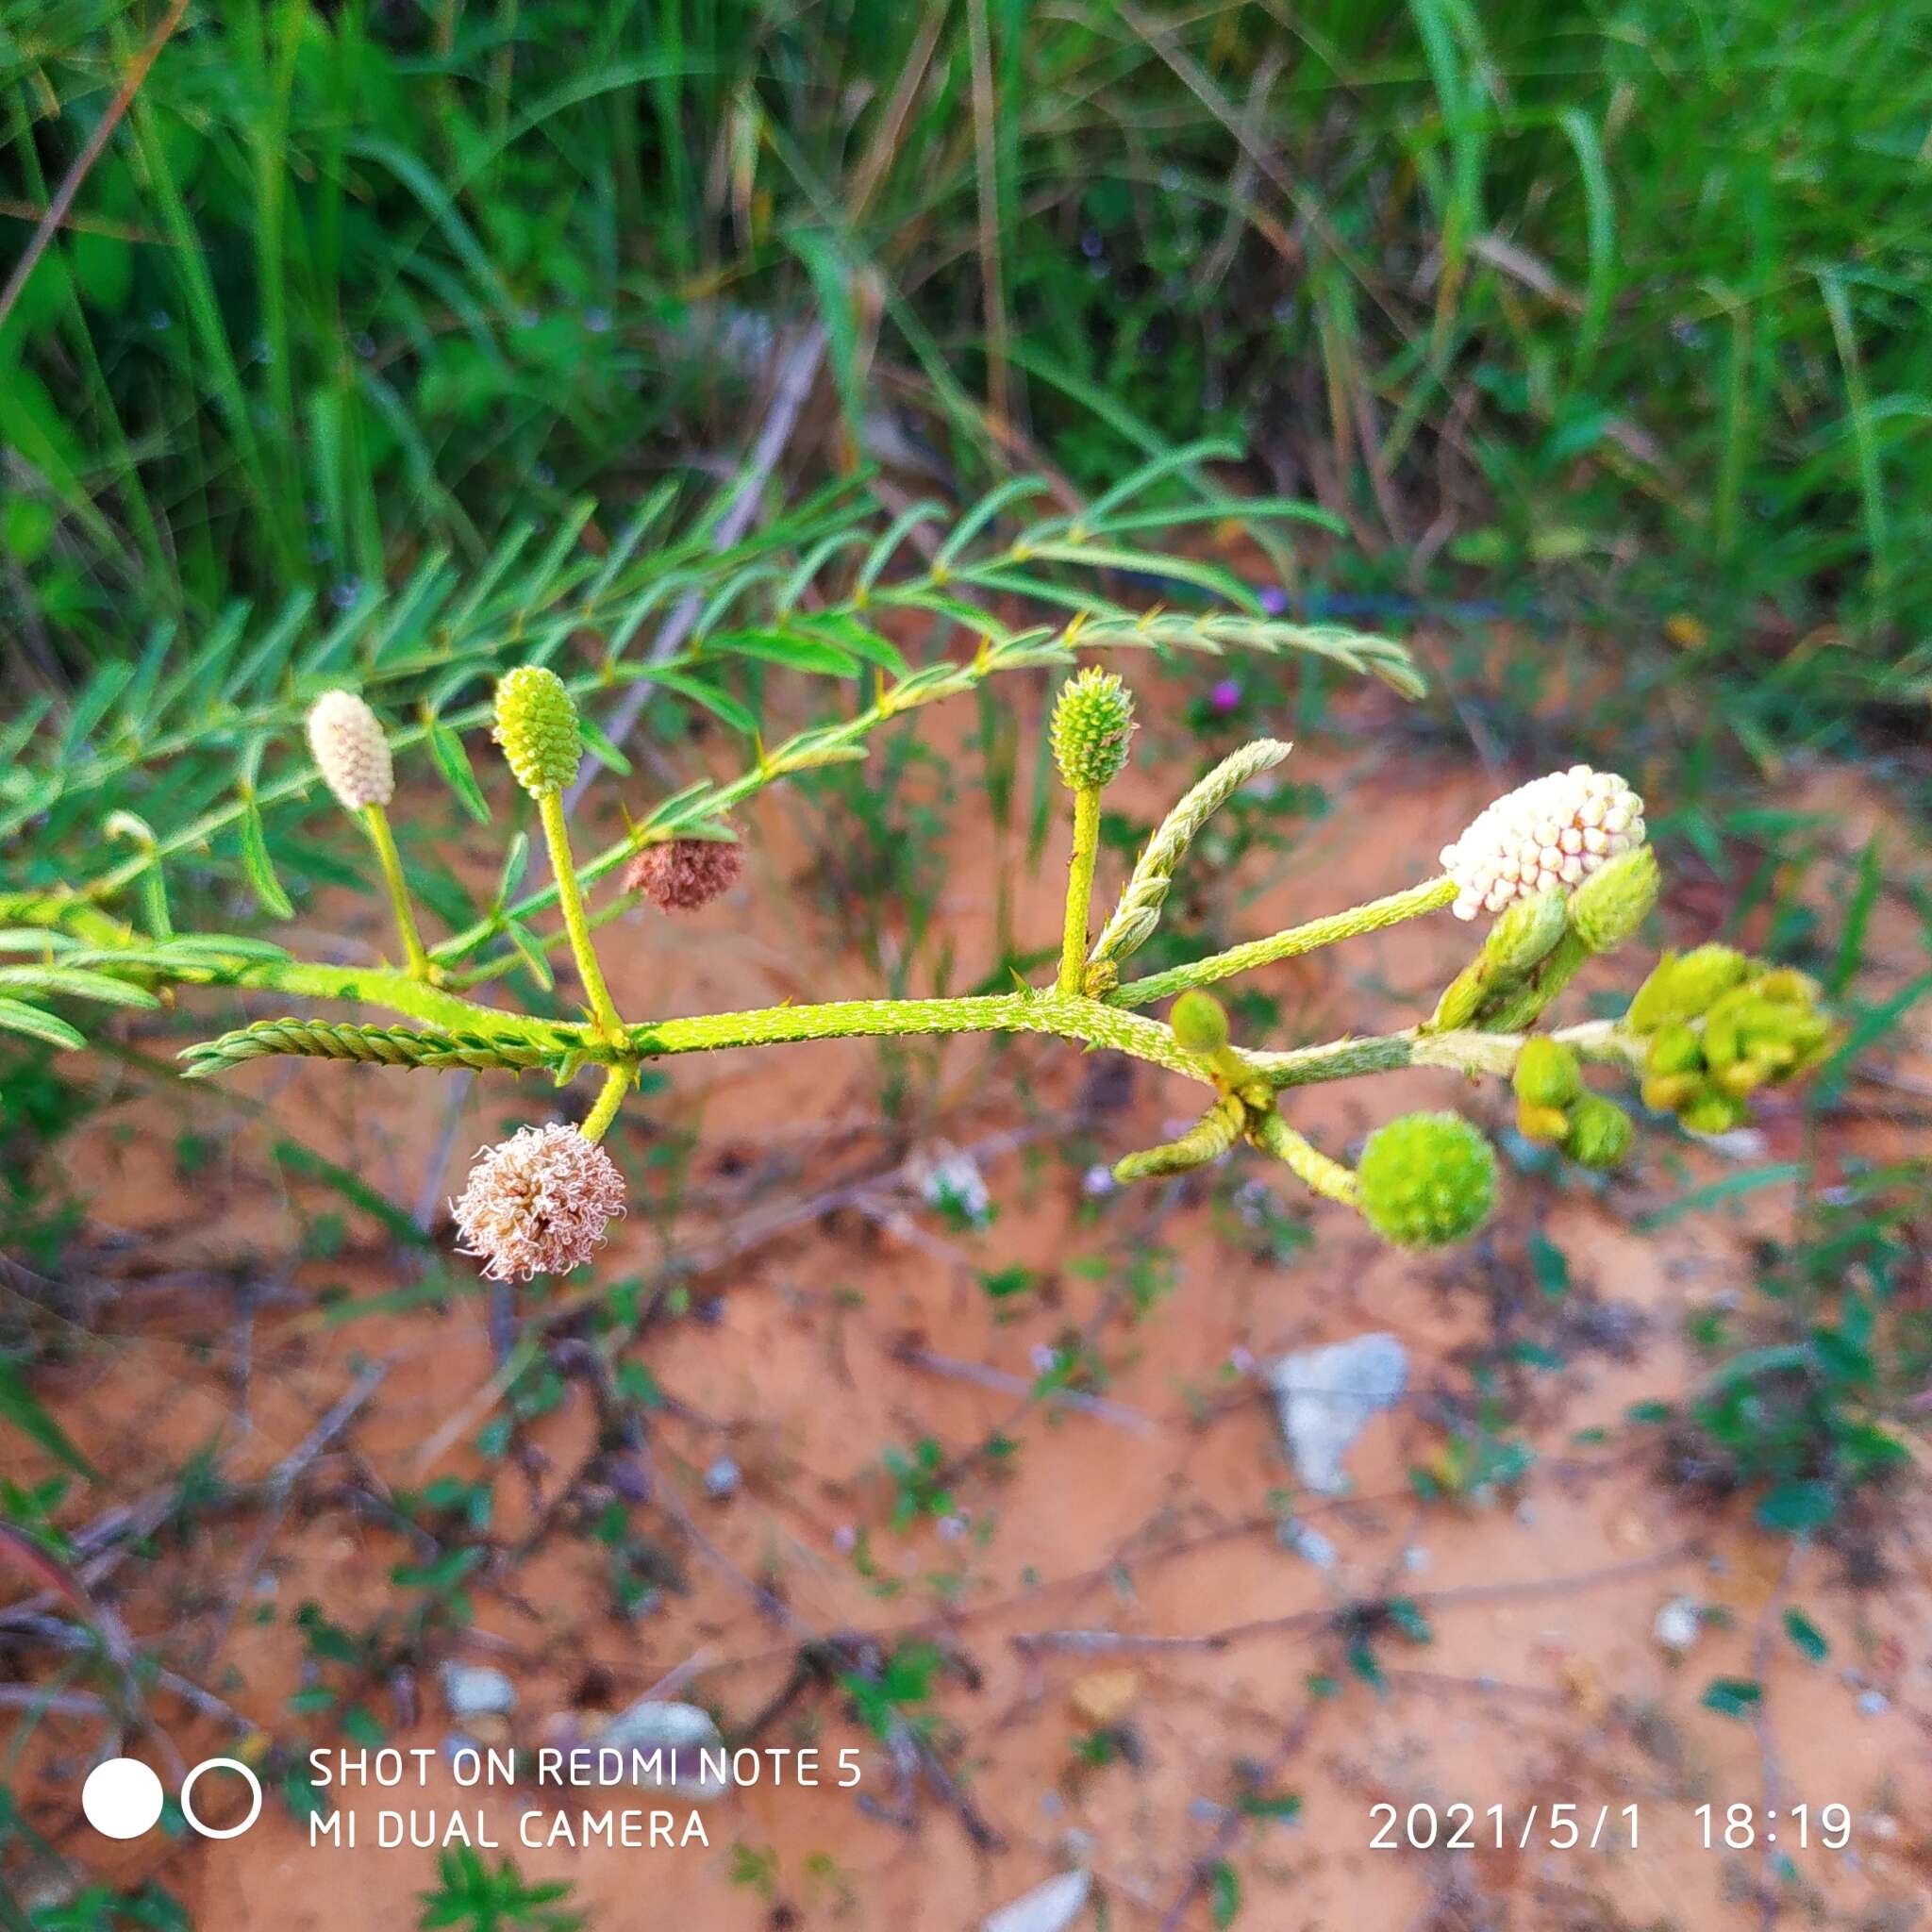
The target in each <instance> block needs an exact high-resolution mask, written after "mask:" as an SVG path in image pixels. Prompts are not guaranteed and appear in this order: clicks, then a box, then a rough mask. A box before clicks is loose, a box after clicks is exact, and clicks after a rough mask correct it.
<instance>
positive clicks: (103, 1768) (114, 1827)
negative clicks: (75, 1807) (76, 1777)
mask: <svg viewBox="0 0 1932 1932" xmlns="http://www.w3.org/2000/svg"><path fill="white" fill-rule="evenodd" d="M80 1808H81V1811H82V1814H83V1815H84V1816H85V1817H86V1819H87V1822H88V1823H89V1824H92V1826H93V1828H94V1829H95V1830H96V1831H97V1832H99V1833H100V1834H101V1836H102V1837H103V1838H139V1837H140V1836H141V1835H142V1832H144V1831H152V1830H153V1829H154V1828H155V1821H156V1820H157V1819H158V1818H159V1817H160V1815H161V1781H160V1779H159V1778H158V1777H157V1776H156V1775H155V1774H154V1773H153V1771H152V1770H150V1769H149V1767H148V1766H146V1765H145V1764H143V1763H142V1761H141V1759H140V1758H138V1757H110V1758H108V1761H107V1762H106V1763H105V1764H97V1765H95V1766H94V1768H93V1769H92V1771H91V1772H89V1773H88V1774H87V1782H86V1783H85V1784H84V1785H82V1786H81V1788H80Z"/></svg>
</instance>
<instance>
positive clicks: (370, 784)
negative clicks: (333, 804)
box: [308, 691, 396, 811]
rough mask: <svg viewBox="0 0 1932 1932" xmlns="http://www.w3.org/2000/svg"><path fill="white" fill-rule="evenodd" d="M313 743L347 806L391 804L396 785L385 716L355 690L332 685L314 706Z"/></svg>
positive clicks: (327, 782) (331, 786) (310, 745)
mask: <svg viewBox="0 0 1932 1932" xmlns="http://www.w3.org/2000/svg"><path fill="white" fill-rule="evenodd" d="M308 749H309V750H310V752H312V753H313V754H314V757H315V763H316V768H317V770H319V771H320V772H321V774H322V776H323V782H324V783H325V785H326V786H327V787H328V789H329V790H330V791H333V792H334V793H335V795H336V800H337V802H338V803H339V804H340V805H341V808H342V809H343V810H344V811H361V810H362V809H363V808H365V807H367V806H372V805H387V804H388V803H389V802H390V799H391V797H392V796H393V795H394V793H395V789H396V779H395V769H394V766H393V765H392V763H391V759H390V752H389V739H388V737H387V736H386V735H385V734H384V732H383V728H382V721H381V720H380V719H379V718H377V717H376V715H375V712H374V711H372V710H371V709H370V708H369V707H368V706H367V705H366V704H364V703H363V702H362V700H361V699H360V698H358V696H357V695H356V693H355V692H354V691H324V692H323V694H322V695H321V696H320V697H319V698H317V699H316V701H315V702H314V704H312V705H311V706H309V708H308Z"/></svg>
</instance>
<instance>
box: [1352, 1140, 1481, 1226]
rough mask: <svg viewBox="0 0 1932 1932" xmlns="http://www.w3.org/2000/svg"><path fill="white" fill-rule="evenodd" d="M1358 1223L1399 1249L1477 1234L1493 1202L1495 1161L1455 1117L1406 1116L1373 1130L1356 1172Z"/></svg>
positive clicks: (1479, 1141)
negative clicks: (1358, 1194)
mask: <svg viewBox="0 0 1932 1932" xmlns="http://www.w3.org/2000/svg"><path fill="white" fill-rule="evenodd" d="M1357 1179H1358V1180H1359V1181H1360V1183H1361V1204H1360V1205H1361V1211H1362V1216H1363V1219H1365V1220H1366V1221H1367V1222H1368V1224H1369V1225H1370V1226H1371V1227H1373V1228H1374V1230H1375V1231H1376V1233H1377V1234H1379V1235H1381V1236H1382V1237H1383V1239H1384V1240H1385V1241H1393V1242H1394V1243H1395V1245H1396V1246H1397V1247H1400V1248H1434V1247H1441V1245H1442V1244H1443V1243H1444V1242H1447V1241H1462V1240H1464V1239H1466V1238H1467V1237H1468V1236H1470V1235H1472V1234H1474V1232H1475V1231H1476V1229H1477V1228H1479V1227H1480V1226H1481V1225H1482V1224H1483V1223H1484V1222H1485V1221H1487V1220H1488V1219H1489V1216H1490V1209H1491V1207H1493V1206H1494V1204H1495V1198H1496V1156H1495V1152H1494V1150H1493V1149H1492V1148H1491V1145H1490V1143H1489V1142H1488V1141H1486V1140H1484V1139H1483V1137H1482V1135H1481V1134H1479V1133H1478V1132H1477V1131H1476V1130H1475V1128H1474V1127H1473V1126H1471V1125H1470V1124H1469V1123H1468V1122H1467V1121H1466V1120H1464V1119H1463V1118H1462V1116H1461V1115H1460V1114H1455V1113H1411V1114H1404V1115H1403V1116H1402V1117H1401V1119H1399V1120H1392V1121H1391V1122H1389V1124H1387V1125H1386V1126H1381V1127H1377V1128H1376V1129H1375V1131H1374V1133H1373V1134H1371V1135H1370V1136H1369V1139H1368V1144H1367V1145H1366V1146H1365V1147H1364V1148H1363V1149H1362V1158H1361V1165H1360V1167H1359V1168H1358V1169H1357Z"/></svg>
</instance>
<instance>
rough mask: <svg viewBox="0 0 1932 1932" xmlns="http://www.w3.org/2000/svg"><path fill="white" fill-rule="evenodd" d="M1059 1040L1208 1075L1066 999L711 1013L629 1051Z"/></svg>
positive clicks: (1089, 1006)
mask: <svg viewBox="0 0 1932 1932" xmlns="http://www.w3.org/2000/svg"><path fill="white" fill-rule="evenodd" d="M943 1033H1053V1034H1058V1036H1059V1037H1060V1038H1061V1039H1063V1040H1079V1041H1086V1042H1087V1043H1088V1044H1089V1045H1091V1046H1107V1047H1111V1048H1113V1049H1114V1051H1115V1052H1117V1053H1126V1054H1132V1055H1133V1056H1134V1057H1135V1058H1137V1059H1143V1060H1149V1061H1151V1062H1153V1064H1154V1065H1156V1066H1159V1067H1166V1068H1167V1069H1169V1071H1170V1072H1173V1073H1176V1074H1186V1075H1187V1076H1188V1077H1189V1078H1190V1079H1191V1080H1200V1081H1202V1082H1204V1083H1208V1081H1209V1076H1208V1074H1207V1072H1206V1071H1205V1070H1204V1069H1203V1068H1202V1067H1201V1065H1200V1064H1199V1062H1198V1061H1196V1059H1195V1058H1194V1057H1193V1055H1191V1053H1189V1052H1188V1051H1187V1049H1186V1048H1185V1047H1183V1046H1182V1045H1181V1044H1180V1042H1179V1041H1177V1040H1175V1039H1174V1035H1173V1033H1172V1032H1171V1031H1169V1029H1168V1028H1167V1027H1165V1026H1163V1025H1161V1024H1159V1022H1158V1021H1155V1020H1143V1019H1142V1018H1141V1016H1140V1015H1139V1014H1137V1013H1123V1012H1121V1011H1120V1010H1119V1009H1118V1008H1113V1007H1108V1006H1103V1005H1102V1004H1101V1003H1100V1002H1099V1001H1098V1000H1090V999H1083V998H1081V997H1079V996H1078V995H1072V996H1070V995H1068V994H1065V993H1060V992H1007V993H985V994H979V995H975V996H974V997H970V998H965V999H928V1000H833V1001H829V1002H827V1003H825V1004H824V1005H820V1006H800V1007H762V1008H757V1009H756V1010H754V1011H750V1012H742V1013H704V1014H698V1015H695V1016H693V1017H692V1018H691V1019H685V1020H659V1021H657V1022H655V1023H654V1024H650V1025H645V1026H633V1027H631V1028H630V1029H629V1032H628V1046H629V1049H630V1051H632V1052H633V1053H635V1054H637V1055H638V1056H639V1057H640V1058H644V1059H650V1058H655V1057H656V1056H658V1055H661V1054H679V1053H711V1052H716V1051H718V1050H719V1049H721V1048H724V1047H733V1046H772V1045H775V1044H777V1043H779V1042H780V1041H803V1040H857V1039H865V1038H875V1037H877V1036H880V1035H887V1034H893V1035H908V1034H943Z"/></svg>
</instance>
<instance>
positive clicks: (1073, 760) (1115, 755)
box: [1053, 664, 1134, 791]
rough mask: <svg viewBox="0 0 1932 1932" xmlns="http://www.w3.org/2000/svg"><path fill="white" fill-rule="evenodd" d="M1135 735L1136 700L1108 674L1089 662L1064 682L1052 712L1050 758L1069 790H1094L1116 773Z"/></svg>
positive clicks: (1116, 775) (1106, 782)
mask: <svg viewBox="0 0 1932 1932" xmlns="http://www.w3.org/2000/svg"><path fill="white" fill-rule="evenodd" d="M1133 733H1134V697H1133V693H1132V692H1131V691H1128V689H1127V688H1126V686H1125V685H1124V684H1123V683H1122V682H1121V681H1120V678H1119V677H1118V676H1117V675H1115V674H1114V673H1113V672H1111V671H1103V670H1101V669H1100V667H1099V666H1098V665H1097V664H1090V665H1089V666H1088V667H1087V669H1086V670H1085V671H1082V672H1079V673H1077V674H1076V675H1074V676H1073V677H1070V678H1068V680H1067V681H1066V683H1065V684H1063V685H1061V687H1060V694H1059V697H1058V700H1057V701H1056V702H1055V705H1054V708H1053V756H1054V762H1055V763H1056V764H1057V765H1058V767H1059V771H1060V780H1061V782H1062V783H1063V784H1064V785H1065V786H1066V788H1067V790H1068V791H1098V790H1099V788H1100V787H1101V786H1103V785H1106V784H1108V783H1110V782H1111V781H1112V780H1113V779H1115V778H1117V777H1118V776H1119V775H1120V772H1121V768H1122V766H1124V764H1125V763H1126V761H1127V741H1128V740H1129V739H1130V738H1131V737H1132V736H1133Z"/></svg>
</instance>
